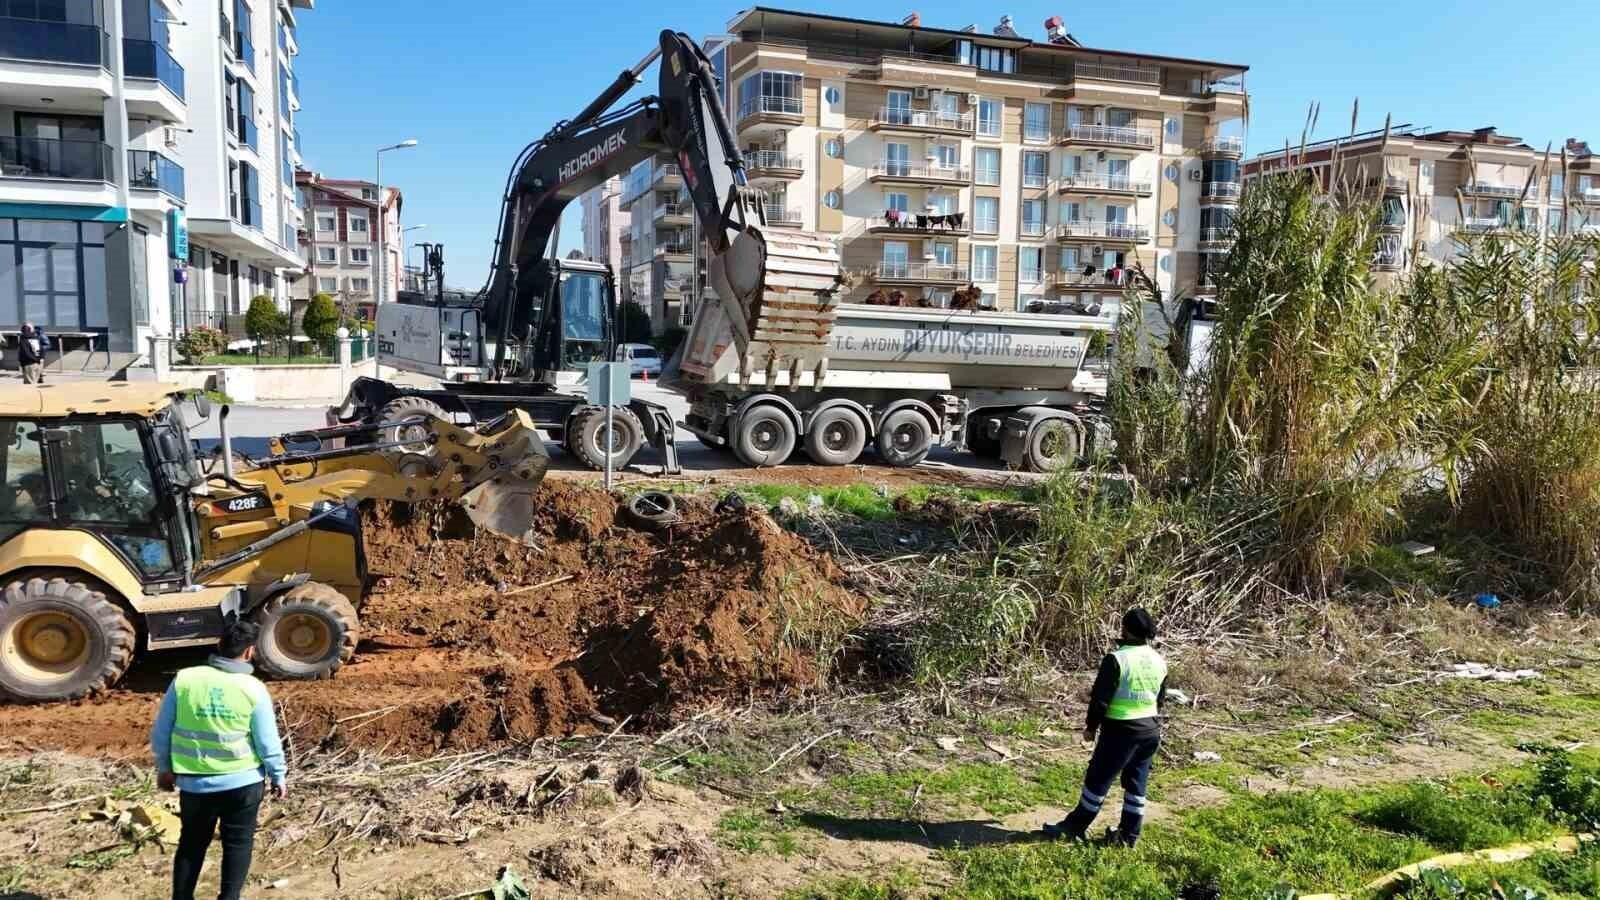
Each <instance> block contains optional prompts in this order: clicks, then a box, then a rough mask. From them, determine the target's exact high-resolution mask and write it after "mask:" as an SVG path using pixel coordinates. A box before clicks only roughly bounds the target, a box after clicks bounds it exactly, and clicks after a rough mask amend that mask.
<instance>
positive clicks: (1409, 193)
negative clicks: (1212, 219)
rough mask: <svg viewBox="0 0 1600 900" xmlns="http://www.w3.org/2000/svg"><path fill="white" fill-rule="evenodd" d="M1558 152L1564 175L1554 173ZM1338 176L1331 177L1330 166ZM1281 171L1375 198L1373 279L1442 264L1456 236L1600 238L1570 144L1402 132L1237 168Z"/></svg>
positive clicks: (1589, 169)
mask: <svg viewBox="0 0 1600 900" xmlns="http://www.w3.org/2000/svg"><path fill="white" fill-rule="evenodd" d="M1563 149H1564V150H1565V156H1566V167H1565V170H1563V167H1562V151H1563ZM1336 165H1337V167H1338V175H1337V176H1335V174H1334V170H1335V166H1336ZM1285 167H1291V168H1294V169H1301V170H1308V171H1311V172H1313V173H1315V174H1316V176H1317V177H1318V178H1320V179H1321V180H1322V182H1323V184H1328V183H1329V181H1330V179H1333V178H1335V177H1337V178H1338V180H1339V182H1340V183H1341V184H1349V185H1350V186H1352V187H1353V188H1355V189H1357V190H1362V191H1366V192H1368V193H1369V194H1370V195H1371V196H1375V197H1381V198H1382V203H1383V218H1382V220H1381V222H1380V228H1381V230H1382V235H1381V237H1380V238H1379V245H1378V249H1377V251H1376V253H1375V255H1374V257H1373V268H1374V269H1375V270H1376V271H1378V272H1385V273H1396V274H1399V273H1404V272H1408V271H1410V270H1411V269H1412V268H1413V267H1414V266H1416V265H1417V264H1418V263H1419V262H1423V261H1429V260H1431V261H1433V262H1436V263H1441V264H1444V263H1448V262H1450V260H1451V259H1453V258H1454V257H1455V255H1456V254H1457V253H1458V252H1459V251H1460V249H1461V246H1462V244H1461V242H1460V240H1459V238H1460V237H1461V236H1462V235H1463V234H1470V233H1481V232H1486V231H1499V230H1511V229H1516V230H1521V231H1528V232H1532V233H1536V234H1562V233H1565V234H1583V233H1588V234H1600V157H1597V156H1596V155H1595V154H1594V153H1593V152H1592V151H1591V150H1590V149H1589V146H1588V144H1586V143H1584V142H1583V141H1580V140H1577V139H1574V138H1569V139H1568V140H1567V142H1566V144H1565V145H1564V147H1563V146H1557V147H1553V148H1551V149H1550V151H1549V153H1548V155H1547V153H1546V149H1545V148H1543V147H1535V146H1531V145H1529V144H1527V143H1524V142H1523V141H1522V140H1521V139H1520V138H1515V137H1510V136H1507V135H1502V134H1500V133H1498V132H1497V131H1496V130H1495V129H1494V128H1479V129H1477V130H1475V131H1435V130H1428V129H1422V128H1413V127H1410V126H1402V127H1399V128H1392V129H1390V130H1389V132H1388V134H1387V135H1386V134H1385V133H1384V132H1381V131H1375V132H1368V133H1365V134H1357V135H1352V136H1349V137H1343V138H1336V139H1332V140H1328V141H1322V142H1319V143H1316V144H1311V145H1308V146H1307V147H1306V148H1305V150H1304V153H1303V154H1302V153H1301V150H1300V148H1294V149H1293V150H1292V151H1291V158H1289V159H1288V160H1287V161H1286V157H1285V154H1284V152H1283V151H1278V152H1276V153H1268V154H1263V155H1261V156H1257V157H1255V158H1254V159H1251V160H1250V161H1249V162H1247V163H1246V164H1245V167H1244V170H1245V177H1246V179H1250V178H1256V177H1260V176H1261V175H1262V174H1263V173H1267V172H1273V171H1282V170H1283V169H1284V168H1285Z"/></svg>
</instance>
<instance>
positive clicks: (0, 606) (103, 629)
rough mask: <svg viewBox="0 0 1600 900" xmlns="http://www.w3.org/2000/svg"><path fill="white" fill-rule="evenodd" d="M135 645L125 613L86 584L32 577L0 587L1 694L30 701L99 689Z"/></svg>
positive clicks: (115, 675)
mask: <svg viewBox="0 0 1600 900" xmlns="http://www.w3.org/2000/svg"><path fill="white" fill-rule="evenodd" d="M134 644H135V635H134V630H133V623H132V622H130V621H129V620H128V615H127V613H126V612H124V611H123V609H122V607H120V606H118V605H117V604H116V603H114V602H112V601H111V600H110V599H108V598H107V597H106V594H105V592H104V591H103V590H101V589H100V588H99V587H98V586H96V585H94V584H92V583H88V582H85V581H82V580H79V579H76V578H73V577H71V576H70V575H69V576H62V575H56V576H54V577H45V576H34V577H32V578H23V579H18V580H16V581H13V582H11V583H10V584H7V585H6V586H5V588H4V589H0V694H4V695H6V696H9V697H12V698H15V699H17V700H24V701H34V702H37V701H43V700H69V699H72V698H75V697H82V696H84V695H85V694H91V693H94V692H96V691H102V690H105V689H106V688H108V687H110V686H111V685H113V684H116V682H117V680H118V679H120V678H121V677H122V673H123V672H126V671H127V669H128V664H129V663H131V662H132V661H133V648H134Z"/></svg>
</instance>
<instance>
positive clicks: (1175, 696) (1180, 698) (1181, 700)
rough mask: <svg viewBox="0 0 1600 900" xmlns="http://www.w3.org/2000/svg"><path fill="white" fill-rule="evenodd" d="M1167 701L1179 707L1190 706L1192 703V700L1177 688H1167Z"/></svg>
mask: <svg viewBox="0 0 1600 900" xmlns="http://www.w3.org/2000/svg"><path fill="white" fill-rule="evenodd" d="M1167 699H1168V700H1171V701H1172V702H1173V703H1176V704H1178V705H1180V706H1190V705H1193V703H1194V701H1193V700H1191V699H1189V695H1188V694H1185V693H1184V692H1183V691H1181V690H1178V689H1177V688H1167Z"/></svg>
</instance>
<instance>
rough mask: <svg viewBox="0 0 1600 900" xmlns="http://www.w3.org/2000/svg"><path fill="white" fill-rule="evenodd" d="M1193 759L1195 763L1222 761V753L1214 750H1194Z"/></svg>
mask: <svg viewBox="0 0 1600 900" xmlns="http://www.w3.org/2000/svg"><path fill="white" fill-rule="evenodd" d="M1194 761H1195V762H1197V763H1214V762H1222V754H1221V753H1217V752H1216V751H1214V750H1196V751H1195V752H1194Z"/></svg>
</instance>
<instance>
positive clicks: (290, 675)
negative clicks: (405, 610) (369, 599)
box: [255, 581, 361, 680]
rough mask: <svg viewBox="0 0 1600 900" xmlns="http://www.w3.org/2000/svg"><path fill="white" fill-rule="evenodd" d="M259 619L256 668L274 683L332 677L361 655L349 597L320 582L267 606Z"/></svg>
mask: <svg viewBox="0 0 1600 900" xmlns="http://www.w3.org/2000/svg"><path fill="white" fill-rule="evenodd" d="M255 619H256V623H257V624H259V625H260V626H261V637H260V638H259V639H257V641H256V665H258V666H260V667H261V670H262V671H263V672H265V673H267V674H268V675H271V676H272V677H273V678H283V679H297V680H311V679H317V678H331V677H332V676H333V673H335V672H337V671H339V667H340V666H343V665H344V664H345V663H347V662H349V661H350V657H352V656H354V655H355V652H356V642H357V641H358V640H360V638H361V622H360V620H359V619H358V618H357V617H356V608H355V607H354V606H352V605H350V600H349V598H347V597H345V595H343V594H341V593H339V592H338V591H336V590H334V589H333V588H332V587H329V586H328V585H326V584H322V583H321V582H317V581H308V582H306V583H305V584H301V585H297V586H295V587H292V588H290V589H289V590H287V591H284V592H283V593H281V594H279V595H277V596H276V597H273V598H272V599H271V600H268V601H267V602H266V603H263V604H262V605H261V608H260V609H259V610H257V611H256V615H255Z"/></svg>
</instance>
